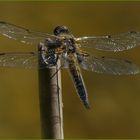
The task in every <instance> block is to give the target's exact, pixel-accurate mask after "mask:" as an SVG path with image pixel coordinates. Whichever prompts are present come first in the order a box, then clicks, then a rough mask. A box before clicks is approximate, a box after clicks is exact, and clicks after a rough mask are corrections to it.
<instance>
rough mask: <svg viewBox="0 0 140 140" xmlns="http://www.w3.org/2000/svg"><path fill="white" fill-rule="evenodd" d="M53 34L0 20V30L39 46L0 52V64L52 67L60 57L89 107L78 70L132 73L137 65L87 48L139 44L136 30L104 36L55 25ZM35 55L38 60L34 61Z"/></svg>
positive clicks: (113, 48)
mask: <svg viewBox="0 0 140 140" xmlns="http://www.w3.org/2000/svg"><path fill="white" fill-rule="evenodd" d="M53 32H54V34H48V33H45V32H44V33H43V32H37V31H32V30H29V29H26V28H23V27H20V26H16V25H14V24H10V23H7V22H4V21H0V34H2V35H4V36H6V37H8V38H10V39H14V40H17V41H20V42H22V43H26V44H29V45H35V46H39V47H40V52H25V53H23V52H10V53H0V66H1V67H24V68H33V67H38V68H52V67H54V66H56V65H57V62H58V59H60V60H61V66H62V68H67V69H68V70H69V72H70V75H71V77H72V80H73V83H74V85H75V88H76V92H77V94H78V96H79V97H80V99H81V101H82V103H83V105H84V106H85V108H87V109H89V108H90V106H89V100H88V94H87V90H86V86H85V83H84V80H83V76H82V73H81V68H82V69H84V70H88V71H92V72H96V73H105V74H113V75H134V74H137V73H139V68H138V66H137V65H136V64H134V63H133V62H131V61H128V60H124V59H115V58H110V57H104V56H102V57H98V56H95V55H94V54H91V53H90V52H88V51H87V50H88V49H97V50H99V51H110V52H119V51H124V50H128V49H131V48H134V47H136V46H139V45H140V32H136V31H130V32H126V33H121V34H118V35H117V34H116V35H112V36H111V35H107V36H83V37H74V35H73V34H72V33H71V31H70V30H69V28H68V27H66V26H57V27H56V28H55V29H54V31H53ZM38 55H41V60H40V62H39V64H38Z"/></svg>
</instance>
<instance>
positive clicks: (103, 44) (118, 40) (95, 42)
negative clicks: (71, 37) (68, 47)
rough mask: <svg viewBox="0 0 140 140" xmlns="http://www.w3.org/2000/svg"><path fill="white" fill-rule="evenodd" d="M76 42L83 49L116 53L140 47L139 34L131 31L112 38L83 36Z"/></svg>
mask: <svg viewBox="0 0 140 140" xmlns="http://www.w3.org/2000/svg"><path fill="white" fill-rule="evenodd" d="M76 40H77V42H78V43H79V44H80V46H81V47H84V48H95V49H97V50H104V51H114V52H117V51H124V50H128V49H131V48H134V47H136V46H138V45H140V32H135V31H131V32H126V33H122V34H118V35H112V36H110V35H109V36H85V37H79V38H77V39H76Z"/></svg>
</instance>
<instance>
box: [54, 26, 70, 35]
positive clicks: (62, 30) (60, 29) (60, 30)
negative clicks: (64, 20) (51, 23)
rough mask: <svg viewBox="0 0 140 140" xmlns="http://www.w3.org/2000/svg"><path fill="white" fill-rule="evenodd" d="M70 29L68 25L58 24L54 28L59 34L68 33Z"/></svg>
mask: <svg viewBox="0 0 140 140" xmlns="http://www.w3.org/2000/svg"><path fill="white" fill-rule="evenodd" d="M69 32H70V31H69V29H68V27H66V26H57V27H56V28H55V29H54V34H55V35H59V34H61V33H66V34H68V33H69Z"/></svg>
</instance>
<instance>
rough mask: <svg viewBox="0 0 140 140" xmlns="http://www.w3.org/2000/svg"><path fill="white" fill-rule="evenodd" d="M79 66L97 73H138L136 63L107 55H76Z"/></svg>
mask: <svg viewBox="0 0 140 140" xmlns="http://www.w3.org/2000/svg"><path fill="white" fill-rule="evenodd" d="M78 60H79V64H80V66H81V67H82V68H83V69H85V70H90V71H93V72H97V73H106V74H114V75H129V74H137V73H139V68H138V66H137V65H136V64H134V63H132V62H130V61H128V60H123V59H114V58H107V57H100V58H99V57H94V56H89V57H84V56H81V55H79V56H78Z"/></svg>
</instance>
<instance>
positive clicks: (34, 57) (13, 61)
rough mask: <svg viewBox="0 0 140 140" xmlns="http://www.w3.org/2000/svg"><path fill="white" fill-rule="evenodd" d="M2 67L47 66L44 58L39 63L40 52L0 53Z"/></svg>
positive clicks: (0, 65)
mask: <svg viewBox="0 0 140 140" xmlns="http://www.w3.org/2000/svg"><path fill="white" fill-rule="evenodd" d="M0 67H21V68H45V67H46V65H45V64H44V61H43V60H40V64H38V54H37V53H34V52H27V53H0Z"/></svg>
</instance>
